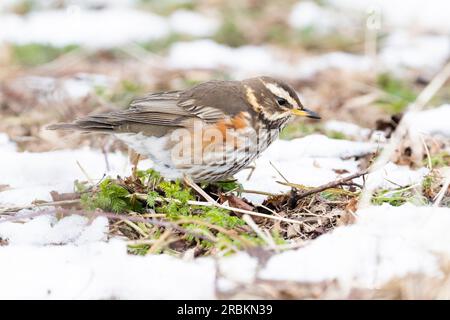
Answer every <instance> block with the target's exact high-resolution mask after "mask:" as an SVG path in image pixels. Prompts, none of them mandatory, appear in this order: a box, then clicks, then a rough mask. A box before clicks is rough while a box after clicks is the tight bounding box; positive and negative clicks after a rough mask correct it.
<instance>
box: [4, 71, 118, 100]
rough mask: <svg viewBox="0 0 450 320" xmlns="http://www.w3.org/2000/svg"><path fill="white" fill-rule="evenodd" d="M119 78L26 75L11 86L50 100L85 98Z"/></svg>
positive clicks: (84, 75) (89, 75) (110, 85)
mask: <svg viewBox="0 0 450 320" xmlns="http://www.w3.org/2000/svg"><path fill="white" fill-rule="evenodd" d="M115 82H117V80H115V79H112V78H110V77H107V76H105V75H102V74H94V73H78V74H74V75H73V76H71V77H67V78H53V77H43V76H25V77H20V78H17V79H14V80H12V81H11V86H12V87H13V88H17V90H22V89H21V88H22V87H26V88H27V89H29V90H32V91H33V92H34V93H35V94H36V97H37V98H40V99H45V100H44V102H48V101H60V100H64V99H67V98H69V99H83V98H85V97H87V96H88V95H90V94H92V93H94V92H95V89H96V88H98V87H102V88H109V87H112V86H113V85H114V83H115Z"/></svg>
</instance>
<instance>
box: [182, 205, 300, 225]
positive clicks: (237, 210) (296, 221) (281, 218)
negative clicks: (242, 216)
mask: <svg viewBox="0 0 450 320" xmlns="http://www.w3.org/2000/svg"><path fill="white" fill-rule="evenodd" d="M188 203H189V204H192V205H197V206H205V207H217V208H221V209H225V210H230V211H234V212H239V213H246V214H249V215H251V216H256V217H261V218H267V219H272V220H278V221H283V222H289V223H296V224H302V222H301V221H299V220H294V219H289V218H284V217H279V216H272V215H269V214H265V213H260V212H254V211H250V210H244V209H239V208H234V207H229V206H225V205H223V204H219V203H209V202H201V201H188Z"/></svg>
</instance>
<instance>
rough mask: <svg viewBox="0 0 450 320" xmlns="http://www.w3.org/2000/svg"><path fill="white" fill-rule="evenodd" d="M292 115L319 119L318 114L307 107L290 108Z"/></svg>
mask: <svg viewBox="0 0 450 320" xmlns="http://www.w3.org/2000/svg"><path fill="white" fill-rule="evenodd" d="M291 112H292V114H293V115H296V116H300V117H307V118H311V119H320V116H319V115H318V114H317V113H315V112H314V111H311V110H308V109H292V110H291Z"/></svg>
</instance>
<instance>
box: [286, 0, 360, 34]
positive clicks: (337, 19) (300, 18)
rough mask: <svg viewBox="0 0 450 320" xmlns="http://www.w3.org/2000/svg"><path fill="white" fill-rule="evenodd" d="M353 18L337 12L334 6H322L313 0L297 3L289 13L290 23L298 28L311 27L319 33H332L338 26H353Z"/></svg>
mask: <svg viewBox="0 0 450 320" xmlns="http://www.w3.org/2000/svg"><path fill="white" fill-rule="evenodd" d="M353 23H354V22H353V21H352V19H349V17H348V16H344V15H343V14H341V13H339V12H337V11H336V10H335V9H334V8H330V7H326V6H320V5H318V4H317V3H315V2H313V1H301V2H298V3H297V4H295V5H294V6H293V7H292V9H291V13H290V15H289V25H290V26H291V27H293V28H296V29H300V30H302V29H306V30H308V29H310V28H312V29H313V31H314V32H319V33H331V32H334V31H336V28H339V27H340V28H344V27H349V28H350V27H352V26H353Z"/></svg>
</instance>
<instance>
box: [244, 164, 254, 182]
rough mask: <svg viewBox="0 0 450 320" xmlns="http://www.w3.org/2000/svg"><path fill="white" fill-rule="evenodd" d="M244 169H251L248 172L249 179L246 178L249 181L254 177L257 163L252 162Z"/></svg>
mask: <svg viewBox="0 0 450 320" xmlns="http://www.w3.org/2000/svg"><path fill="white" fill-rule="evenodd" d="M244 169H250V172H249V173H248V176H247V179H246V180H247V181H248V180H250V178H251V177H252V175H253V172H255V169H256V163H255V162H254V161H253V162H252V164H250V165H248V166H246V167H245V168H244Z"/></svg>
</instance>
